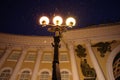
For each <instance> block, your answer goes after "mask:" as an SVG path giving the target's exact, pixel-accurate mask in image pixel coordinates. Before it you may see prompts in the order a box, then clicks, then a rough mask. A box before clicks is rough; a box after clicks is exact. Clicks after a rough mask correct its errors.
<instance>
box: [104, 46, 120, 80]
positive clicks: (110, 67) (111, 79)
mask: <svg viewBox="0 0 120 80" xmlns="http://www.w3.org/2000/svg"><path fill="white" fill-rule="evenodd" d="M118 53H120V45H119V46H117V47H116V48H115V49H114V50H113V51H112V52H111V53H110V56H109V57H108V60H107V63H106V70H107V74H108V80H115V77H114V74H113V62H114V60H115V57H116V56H117V55H118Z"/></svg>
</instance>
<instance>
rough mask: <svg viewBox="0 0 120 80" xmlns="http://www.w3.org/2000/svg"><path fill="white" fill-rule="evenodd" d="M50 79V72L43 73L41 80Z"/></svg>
mask: <svg viewBox="0 0 120 80" xmlns="http://www.w3.org/2000/svg"><path fill="white" fill-rule="evenodd" d="M48 79H49V72H47V71H43V72H41V75H40V80H48Z"/></svg>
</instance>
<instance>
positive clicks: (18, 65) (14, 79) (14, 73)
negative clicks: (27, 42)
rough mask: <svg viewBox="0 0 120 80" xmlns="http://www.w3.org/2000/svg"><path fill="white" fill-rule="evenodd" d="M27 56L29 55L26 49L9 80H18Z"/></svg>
mask: <svg viewBox="0 0 120 80" xmlns="http://www.w3.org/2000/svg"><path fill="white" fill-rule="evenodd" d="M26 54H27V50H26V48H24V49H23V51H22V54H21V56H20V58H19V59H18V62H17V64H16V66H15V69H14V70H13V73H12V75H11V77H10V79H9V80H16V78H17V75H18V72H19V70H20V68H21V66H22V63H23V60H24V58H25V55H26Z"/></svg>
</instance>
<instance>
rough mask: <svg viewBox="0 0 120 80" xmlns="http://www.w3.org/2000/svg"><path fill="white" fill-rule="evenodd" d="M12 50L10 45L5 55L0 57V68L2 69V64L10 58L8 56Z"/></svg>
mask: <svg viewBox="0 0 120 80" xmlns="http://www.w3.org/2000/svg"><path fill="white" fill-rule="evenodd" d="M11 51H12V47H11V46H8V47H7V48H6V51H5V53H4V55H3V56H2V58H1V59H0V69H1V67H2V65H3V64H4V62H5V60H6V59H7V58H8V56H9V54H10V52H11Z"/></svg>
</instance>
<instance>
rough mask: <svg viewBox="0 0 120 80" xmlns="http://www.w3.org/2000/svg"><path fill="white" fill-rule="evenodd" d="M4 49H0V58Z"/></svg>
mask: <svg viewBox="0 0 120 80" xmlns="http://www.w3.org/2000/svg"><path fill="white" fill-rule="evenodd" d="M4 52H5V50H4V49H0V58H2V56H3V55H4Z"/></svg>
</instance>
